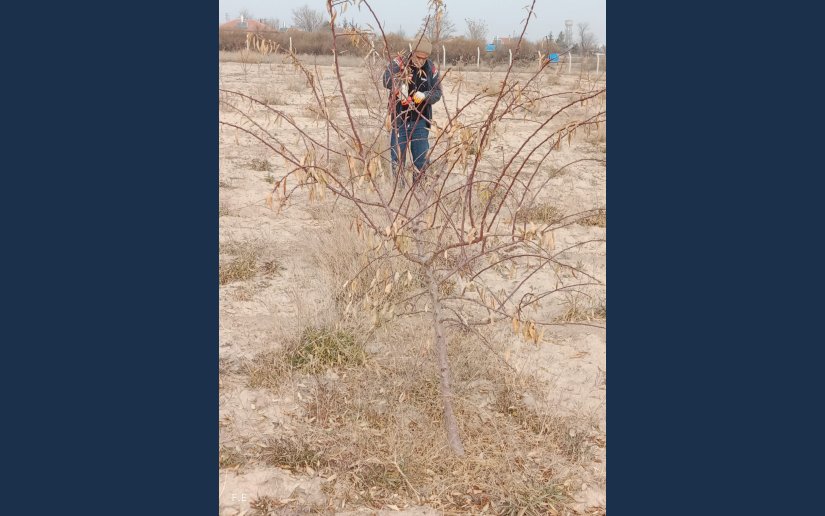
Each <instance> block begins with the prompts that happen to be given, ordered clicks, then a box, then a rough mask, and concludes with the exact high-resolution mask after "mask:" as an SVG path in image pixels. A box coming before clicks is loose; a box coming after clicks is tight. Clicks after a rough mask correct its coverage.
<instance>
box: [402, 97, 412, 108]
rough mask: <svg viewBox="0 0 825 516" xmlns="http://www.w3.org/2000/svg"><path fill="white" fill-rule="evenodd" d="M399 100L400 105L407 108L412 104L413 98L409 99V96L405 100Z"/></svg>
mask: <svg viewBox="0 0 825 516" xmlns="http://www.w3.org/2000/svg"><path fill="white" fill-rule="evenodd" d="M400 100H401V105H402V106H404V107H406V106H409V105H410V104H411V103H412V102H413V98H412V97H409V96H408V97H407V98H402V99H400Z"/></svg>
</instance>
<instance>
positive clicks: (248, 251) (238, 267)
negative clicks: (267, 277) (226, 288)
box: [218, 243, 261, 285]
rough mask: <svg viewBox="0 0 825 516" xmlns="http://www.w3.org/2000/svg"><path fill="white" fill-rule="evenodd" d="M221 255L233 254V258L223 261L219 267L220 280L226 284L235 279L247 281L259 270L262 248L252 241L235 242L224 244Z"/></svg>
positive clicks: (222, 283)
mask: <svg viewBox="0 0 825 516" xmlns="http://www.w3.org/2000/svg"><path fill="white" fill-rule="evenodd" d="M220 254H221V255H226V254H228V255H231V256H233V258H232V259H227V260H226V261H221V262H220V263H219V269H218V282H219V283H220V284H221V285H226V284H228V283H232V282H235V281H246V280H250V279H252V278H254V277H255V274H256V272H257V271H258V259H259V258H260V254H261V249H260V247H259V246H258V245H256V244H252V243H234V244H229V245H226V246H222V248H221V250H220Z"/></svg>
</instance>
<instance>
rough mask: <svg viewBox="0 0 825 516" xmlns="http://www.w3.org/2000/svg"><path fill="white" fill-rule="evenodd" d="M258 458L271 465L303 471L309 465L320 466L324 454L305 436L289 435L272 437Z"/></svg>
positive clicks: (312, 466) (262, 448)
mask: <svg viewBox="0 0 825 516" xmlns="http://www.w3.org/2000/svg"><path fill="white" fill-rule="evenodd" d="M258 458H259V459H261V460H262V462H263V463H265V464H267V465H269V466H275V467H279V468H284V469H289V470H292V471H302V472H303V471H306V468H307V467H311V468H319V467H320V466H321V460H322V459H323V454H322V453H321V452H320V451H319V450H317V449H316V448H315V447H314V443H310V442H309V441H307V440H306V439H304V438H303V437H300V436H289V437H278V438H270V439H269V440H268V441H267V442H266V444H264V445H263V446H262V447H261V451H260V454H259V457H258Z"/></svg>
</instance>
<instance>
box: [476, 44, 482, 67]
mask: <svg viewBox="0 0 825 516" xmlns="http://www.w3.org/2000/svg"><path fill="white" fill-rule="evenodd" d="M476 68H481V48H480V47H476Z"/></svg>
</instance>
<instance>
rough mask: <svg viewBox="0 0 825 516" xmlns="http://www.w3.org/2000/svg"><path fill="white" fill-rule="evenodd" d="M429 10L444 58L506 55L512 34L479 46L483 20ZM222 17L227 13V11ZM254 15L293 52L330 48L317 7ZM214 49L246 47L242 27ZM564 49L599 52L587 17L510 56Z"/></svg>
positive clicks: (355, 47)
mask: <svg viewBox="0 0 825 516" xmlns="http://www.w3.org/2000/svg"><path fill="white" fill-rule="evenodd" d="M240 15H241V16H243V18H244V19H247V20H248V19H255V18H254V15H253V14H252V13H251V12H250V11H249V10H248V9H242V10H241V12H240ZM430 16H431V20H430V23H425V22H426V20H427V16H425V17H424V18H422V22H421V25H422V26H425V25H426V27H427V29H426V31H425V34H426V35H427V37H428V38H429V39H430V40H431V41H432V42H433V45H434V49H433V53H434V54H440V52H439V49H440V45H442V44H443V45H445V46H446V47H447V61H448V62H450V63H457V62H459V61H463V62H475V60H476V54H477V49H478V48H479V47H481V49H482V52H483V55H484V59H485V61H492V62H502V61H504V60H507V59H509V52H508V50H509V49H513V50H515V47H516V44H517V40H518V38H516V37H513V38H506V39H503V40H502V39H500V38H495V37H494V38H493V39H492V43H495V44H496V49H495V51H493V52H484V47H485V46H486V44H487V43H488V42H491V40H490V39H488V38H489V36H490V31H489V28H488V27H487V23H486V22H485V21H484V20H477V19H470V18H467V19H465V20H464V22H465V25H466V28H465V31H464V34H462V35H459V34H458V33H457V32H458V29H457V27H456V25H455V23H453V21H452V20H451V19H450V16H449V13H448V12H447V10H446V8H443V9H438V10H436V12H435V13H434V14H433V15H430ZM227 18H228V16H227ZM257 21H259V22H261V23H263V24H265V25H267V26H268V27H271V31H270V30H262V31H258V32H261V33H262V34H261V35H263V36H265V37H266V38H268V39H270V40H272V41H275V42H277V43H279V44H281V45H282V46H283V47H285V48H287V47H288V46H289V38H290V37H291V38H292V45H293V48H294V49H295V51H296V52H300V53H303V54H329V53H330V48H332V38H331V35H330V33H329V31H325V30H324V29H325V28H326V27H327V26H328V24H329V18H328V17H327V16H326V15H325V14H324V13H322V12H321V11H318V10H315V9H312V8H311V7H309V6H306V5H304V6H303V7H299V8H297V9H295V10H293V11H292V25H291V27H289V28H284V25H285V23H284V22H282V21H281V20H280V19H278V18H261V19H258V20H257ZM336 26H337V27H338V28H339V29H338V30H341V31H353V32H364V31H366V32H370V29H369V27H362V26H360V25H359V24H357V23H355V22H354V21H353V20H351V19H350V20H348V19H346V17H341V19H340V21H337V22H336ZM385 35H386V37H387V44H388V47H389V52H390V53H394V52H398V51H401V50H404V49H406V48H407V44H408V42H409V38H408V36H407V34H406V32H405V31H404V30H403V28H399V30H398V31H396V32H386V33H385ZM380 38H381V35H380V34H378V35H377V37H376V38H375V39H376V50H377V51H379V52H381V50H382V49H383V43H382V42H381V41H380ZM219 48H220V50H227V51H233V50H242V49H244V48H246V30H240V29H235V30H232V29H225V30H221V31H220V36H219ZM568 49H569V50H570V51H571V52H572V53H573V54H574V55H592V54H593V53H595V52H605V51H606V50H607V48H606V46H605V45H599V41H598V39H597V38H596V37H595V36H594V35H593V33H592V32H590V30H589V24H588V23H579V24H577V26H576V30H575V32H574V33H573V35H572V37H568V36H567V34H566V32H565V31H564V30H560V31H559V32H558V33H557V34H556V35H555V36H554V35H553V33H552V32H550V33H549V34H547V35H546V36H544V37H542V38H539V39H538V40H533V41H530V40H527V39H525V40H524V41H522V43H521V49H520V52H519V55H514V56H513V57H514V59H533V58H535V57H536V55H537V52H541V53H542V54H543V55H546V54H548V53H553V52H565V51H567V50H568ZM338 51H339V53H341V54H343V55H346V54H351V55H358V56H362V57H363V56H366V55H367V54H368V53H369V52H370V48H369V47H366V46H364V45H363V44H362V43H360V42H358V40H357V38H353V41H352V42H350V43H349V44H344V45H339V48H338Z"/></svg>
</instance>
